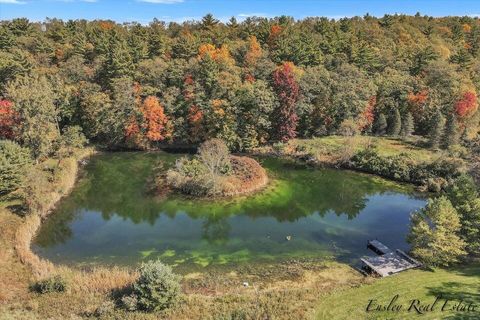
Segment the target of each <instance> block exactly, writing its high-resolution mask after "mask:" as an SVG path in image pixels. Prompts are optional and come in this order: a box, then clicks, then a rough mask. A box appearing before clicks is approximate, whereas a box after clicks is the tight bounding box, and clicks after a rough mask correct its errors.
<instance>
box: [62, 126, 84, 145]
mask: <svg viewBox="0 0 480 320" xmlns="http://www.w3.org/2000/svg"><path fill="white" fill-rule="evenodd" d="M61 139H62V146H63V147H65V148H67V149H73V148H82V147H84V146H85V145H86V144H87V143H88V140H87V138H85V135H84V134H83V132H82V128H81V127H79V126H71V127H65V128H64V129H63V134H62V137H61Z"/></svg>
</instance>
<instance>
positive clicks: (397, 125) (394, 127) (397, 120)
mask: <svg viewBox="0 0 480 320" xmlns="http://www.w3.org/2000/svg"><path fill="white" fill-rule="evenodd" d="M401 129H402V118H401V117H400V112H399V111H398V109H395V111H394V112H393V116H392V119H391V121H390V125H389V126H388V133H389V134H390V135H391V136H394V137H396V136H398V135H399V134H400V130H401Z"/></svg>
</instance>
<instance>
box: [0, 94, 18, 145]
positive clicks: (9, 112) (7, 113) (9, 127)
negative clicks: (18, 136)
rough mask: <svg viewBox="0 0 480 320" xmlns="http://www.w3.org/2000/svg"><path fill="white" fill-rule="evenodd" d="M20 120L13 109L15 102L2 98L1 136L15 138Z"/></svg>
mask: <svg viewBox="0 0 480 320" xmlns="http://www.w3.org/2000/svg"><path fill="white" fill-rule="evenodd" d="M18 122H19V119H18V115H17V113H16V112H15V110H14V109H13V103H12V102H10V101H8V100H0V138H3V139H13V138H14V135H15V126H16V125H18Z"/></svg>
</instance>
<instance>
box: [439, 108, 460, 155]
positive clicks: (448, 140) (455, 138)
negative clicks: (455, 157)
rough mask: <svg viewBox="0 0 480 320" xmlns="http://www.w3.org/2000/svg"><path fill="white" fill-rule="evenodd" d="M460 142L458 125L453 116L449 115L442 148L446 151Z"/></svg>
mask: <svg viewBox="0 0 480 320" xmlns="http://www.w3.org/2000/svg"><path fill="white" fill-rule="evenodd" d="M459 142H460V136H459V134H458V123H457V118H456V117H455V115H453V114H452V115H451V116H450V117H449V118H448V119H447V124H446V127H445V136H444V138H443V146H442V147H443V148H444V149H448V148H449V147H451V146H453V145H456V144H458V143H459Z"/></svg>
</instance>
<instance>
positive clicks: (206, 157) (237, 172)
mask: <svg viewBox="0 0 480 320" xmlns="http://www.w3.org/2000/svg"><path fill="white" fill-rule="evenodd" d="M166 180H167V183H168V185H170V186H171V187H173V188H174V189H176V190H179V191H180V192H182V193H185V194H188V195H192V196H235V195H241V194H246V193H250V192H252V191H255V190H257V189H259V188H262V187H263V186H265V185H266V183H267V182H268V177H267V174H266V172H265V170H264V169H263V168H262V167H261V166H260V164H259V163H258V162H257V161H255V160H254V159H251V158H248V157H239V156H232V155H231V154H230V153H229V151H228V148H227V146H226V145H225V143H224V142H223V141H222V140H220V139H211V140H208V141H206V142H204V143H203V144H202V145H201V146H200V147H199V150H198V153H197V155H196V156H195V157H194V158H193V159H188V158H186V157H183V158H180V159H179V160H177V162H176V164H175V168H173V169H170V170H169V171H168V172H167V177H166Z"/></svg>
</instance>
